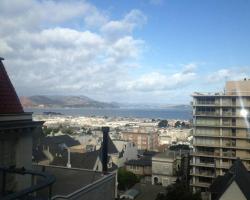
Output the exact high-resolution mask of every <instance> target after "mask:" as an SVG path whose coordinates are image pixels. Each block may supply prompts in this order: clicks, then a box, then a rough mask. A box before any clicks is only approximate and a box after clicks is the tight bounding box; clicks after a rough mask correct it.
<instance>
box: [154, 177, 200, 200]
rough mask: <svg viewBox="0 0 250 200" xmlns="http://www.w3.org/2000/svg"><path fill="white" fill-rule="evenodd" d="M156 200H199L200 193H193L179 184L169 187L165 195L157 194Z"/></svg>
mask: <svg viewBox="0 0 250 200" xmlns="http://www.w3.org/2000/svg"><path fill="white" fill-rule="evenodd" d="M156 200H201V195H200V193H193V192H192V191H191V190H190V189H189V188H188V187H187V186H186V185H184V184H183V183H181V182H178V181H177V182H176V183H175V184H172V185H169V186H168V187H167V188H166V194H158V195H157V197H156Z"/></svg>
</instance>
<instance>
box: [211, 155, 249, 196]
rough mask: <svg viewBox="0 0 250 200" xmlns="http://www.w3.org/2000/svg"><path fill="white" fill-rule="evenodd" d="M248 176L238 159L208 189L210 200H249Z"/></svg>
mask: <svg viewBox="0 0 250 200" xmlns="http://www.w3.org/2000/svg"><path fill="white" fill-rule="evenodd" d="M249 185H250V175H249V173H248V171H247V169H246V167H245V166H244V165H243V164H242V162H241V161H240V159H237V160H236V161H235V162H234V164H233V165H232V166H231V167H230V169H229V170H228V171H227V172H226V173H225V174H224V175H223V176H218V177H217V178H216V179H215V180H214V182H213V183H212V185H211V186H210V188H209V192H210V200H234V199H237V200H247V199H250V190H249Z"/></svg>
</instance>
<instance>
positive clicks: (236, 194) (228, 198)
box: [220, 181, 247, 200]
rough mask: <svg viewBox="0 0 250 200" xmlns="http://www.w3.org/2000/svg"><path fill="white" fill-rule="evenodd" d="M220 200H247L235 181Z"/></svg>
mask: <svg viewBox="0 0 250 200" xmlns="http://www.w3.org/2000/svg"><path fill="white" fill-rule="evenodd" d="M220 200H247V199H246V197H245V196H244V194H243V193H242V192H241V190H240V188H239V186H238V185H237V183H236V182H235V181H233V182H232V183H231V185H230V186H229V187H228V188H227V190H226V191H225V192H224V194H223V195H222V196H221V198H220Z"/></svg>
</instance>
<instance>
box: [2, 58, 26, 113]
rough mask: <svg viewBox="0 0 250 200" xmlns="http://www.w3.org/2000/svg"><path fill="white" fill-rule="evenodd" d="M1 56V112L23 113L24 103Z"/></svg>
mask: <svg viewBox="0 0 250 200" xmlns="http://www.w3.org/2000/svg"><path fill="white" fill-rule="evenodd" d="M2 60H3V58H1V57H0V97H1V98H0V114H15V113H23V112H24V111H23V108H22V105H21V103H20V101H19V98H18V96H17V94H16V91H15V88H14V87H13V85H12V83H11V81H10V78H9V76H8V74H7V72H6V70H5V68H4V65H3V63H2Z"/></svg>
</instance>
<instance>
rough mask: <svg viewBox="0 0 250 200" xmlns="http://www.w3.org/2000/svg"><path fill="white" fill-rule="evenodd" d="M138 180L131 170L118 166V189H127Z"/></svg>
mask: <svg viewBox="0 0 250 200" xmlns="http://www.w3.org/2000/svg"><path fill="white" fill-rule="evenodd" d="M138 182H139V178H138V177H137V176H136V175H135V174H134V173H132V172H129V171H127V170H125V169H122V168H120V169H119V170H118V189H119V190H127V189H129V188H131V187H132V186H133V185H134V184H136V183H138Z"/></svg>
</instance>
